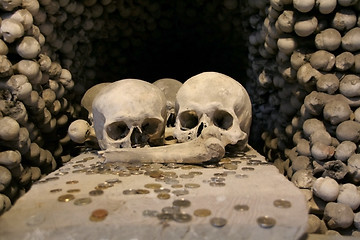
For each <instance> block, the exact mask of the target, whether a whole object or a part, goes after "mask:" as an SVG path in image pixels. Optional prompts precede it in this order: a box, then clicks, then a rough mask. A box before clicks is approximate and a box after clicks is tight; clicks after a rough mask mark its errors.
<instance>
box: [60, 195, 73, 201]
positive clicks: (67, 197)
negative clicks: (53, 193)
mask: <svg viewBox="0 0 360 240" xmlns="http://www.w3.org/2000/svg"><path fill="white" fill-rule="evenodd" d="M74 199H75V196H74V195H72V194H65V195H61V196H60V197H58V201H59V202H69V201H71V200H74Z"/></svg>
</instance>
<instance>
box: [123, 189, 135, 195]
mask: <svg viewBox="0 0 360 240" xmlns="http://www.w3.org/2000/svg"><path fill="white" fill-rule="evenodd" d="M136 191H137V190H136V189H131V188H130V189H125V190H124V191H123V194H124V195H131V194H136V193H137V192H136Z"/></svg>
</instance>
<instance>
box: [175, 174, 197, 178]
mask: <svg viewBox="0 0 360 240" xmlns="http://www.w3.org/2000/svg"><path fill="white" fill-rule="evenodd" d="M179 177H180V178H194V175H192V174H180V176H179Z"/></svg>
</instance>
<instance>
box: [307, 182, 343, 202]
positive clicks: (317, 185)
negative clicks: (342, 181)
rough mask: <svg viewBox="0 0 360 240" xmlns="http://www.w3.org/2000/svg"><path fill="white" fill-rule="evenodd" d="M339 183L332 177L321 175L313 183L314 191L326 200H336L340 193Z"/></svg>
mask: <svg viewBox="0 0 360 240" xmlns="http://www.w3.org/2000/svg"><path fill="white" fill-rule="evenodd" d="M339 191H340V186H339V184H338V183H337V182H336V181H335V180H334V179H332V178H330V177H325V178H324V177H320V178H318V179H316V180H315V182H314V184H313V193H314V194H315V196H317V197H319V198H321V199H322V200H324V201H327V202H330V201H335V200H336V198H337V197H338V195H339Z"/></svg>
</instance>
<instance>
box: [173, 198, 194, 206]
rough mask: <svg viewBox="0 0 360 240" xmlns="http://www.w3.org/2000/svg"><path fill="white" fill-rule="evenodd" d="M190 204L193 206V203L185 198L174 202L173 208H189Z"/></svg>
mask: <svg viewBox="0 0 360 240" xmlns="http://www.w3.org/2000/svg"><path fill="white" fill-rule="evenodd" d="M190 204H191V202H190V201H189V200H186V199H184V198H181V199H177V200H175V201H173V206H176V207H189V206H190Z"/></svg>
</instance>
